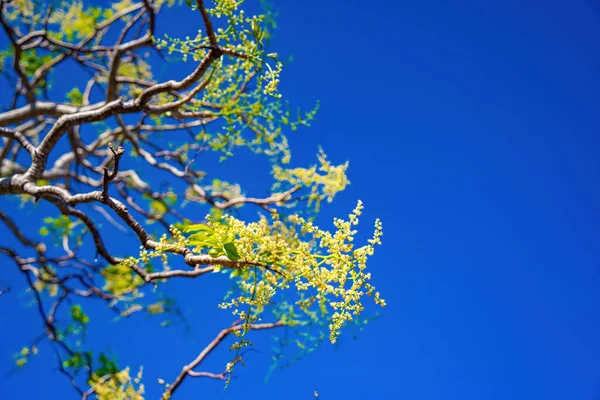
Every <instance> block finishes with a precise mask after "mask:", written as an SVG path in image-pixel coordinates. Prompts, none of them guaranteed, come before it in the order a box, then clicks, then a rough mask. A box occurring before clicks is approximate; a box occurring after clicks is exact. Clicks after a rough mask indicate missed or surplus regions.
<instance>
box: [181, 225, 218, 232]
mask: <svg viewBox="0 0 600 400" xmlns="http://www.w3.org/2000/svg"><path fill="white" fill-rule="evenodd" d="M183 231H184V232H212V228H211V227H210V226H208V225H206V224H192V225H187V226H186V227H185V228H183Z"/></svg>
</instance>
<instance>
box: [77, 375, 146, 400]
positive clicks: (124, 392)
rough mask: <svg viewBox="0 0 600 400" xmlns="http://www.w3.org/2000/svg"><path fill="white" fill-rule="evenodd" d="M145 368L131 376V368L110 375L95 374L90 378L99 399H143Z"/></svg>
mask: <svg viewBox="0 0 600 400" xmlns="http://www.w3.org/2000/svg"><path fill="white" fill-rule="evenodd" d="M142 373H143V369H142V368H140V371H139V372H138V374H137V376H136V377H135V378H133V379H132V378H131V376H129V368H125V369H124V370H122V371H120V372H117V373H116V374H114V375H111V376H109V377H99V376H94V377H92V379H91V380H90V382H89V383H90V385H91V386H92V387H93V389H94V392H95V393H96V398H97V399H98V400H143V399H144V397H143V394H144V385H143V384H141V383H140V382H141V380H142Z"/></svg>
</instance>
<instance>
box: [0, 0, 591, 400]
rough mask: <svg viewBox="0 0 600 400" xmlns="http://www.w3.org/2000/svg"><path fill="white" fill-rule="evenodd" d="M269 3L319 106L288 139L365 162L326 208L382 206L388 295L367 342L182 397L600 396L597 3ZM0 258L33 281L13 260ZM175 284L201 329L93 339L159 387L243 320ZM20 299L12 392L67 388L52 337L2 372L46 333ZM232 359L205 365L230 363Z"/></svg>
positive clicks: (242, 373)
mask: <svg viewBox="0 0 600 400" xmlns="http://www.w3.org/2000/svg"><path fill="white" fill-rule="evenodd" d="M275 5H276V7H277V8H278V9H279V11H280V17H279V29H278V30H277V31H276V34H275V38H274V41H273V50H275V51H278V52H279V53H280V54H282V55H289V54H293V55H294V62H293V63H292V64H291V65H289V66H287V67H286V68H285V70H284V72H283V74H282V86H281V90H282V92H283V94H284V95H285V96H286V97H287V98H288V99H289V100H290V101H292V103H294V104H299V105H305V106H310V105H312V104H314V100H317V99H318V100H320V101H321V111H320V113H319V114H318V117H317V119H316V121H315V123H314V126H313V127H312V128H310V129H305V130H302V131H299V132H296V133H292V134H291V136H290V141H291V145H292V146H293V147H294V150H295V153H294V160H295V162H297V163H298V164H302V163H307V162H311V161H312V160H313V159H314V154H315V153H316V149H317V146H318V145H321V146H322V147H323V148H324V149H325V151H326V152H327V153H328V154H329V155H330V157H331V159H332V160H333V161H335V162H343V161H345V160H350V169H349V176H350V180H351V181H352V185H351V186H350V188H349V190H347V191H346V192H344V193H343V194H341V195H340V196H339V198H338V199H337V201H336V203H335V204H334V205H329V206H327V207H325V209H324V210H323V214H322V221H328V220H329V219H330V218H332V217H333V216H335V215H345V214H346V213H347V212H348V211H349V210H350V209H351V208H352V207H353V206H354V205H355V202H356V200H357V199H359V198H360V199H362V200H363V201H364V203H365V206H366V210H365V214H364V220H365V222H366V223H365V225H366V226H367V227H368V226H370V225H371V223H372V221H373V220H374V219H375V217H380V218H381V219H382V220H383V223H384V232H385V235H384V237H383V239H384V245H383V247H381V248H380V249H379V251H378V253H377V254H376V256H375V257H374V258H373V261H372V263H371V264H370V268H371V272H372V274H373V281H374V283H375V284H376V285H377V286H378V287H379V289H380V290H381V292H382V293H383V295H384V297H385V298H386V300H387V302H388V307H387V308H386V309H384V310H383V312H382V314H381V316H380V318H379V319H377V320H376V321H374V322H373V323H372V324H371V325H369V326H368V327H367V328H366V329H365V330H364V331H363V332H361V333H360V334H359V335H358V340H356V341H354V340H352V339H350V338H349V337H346V338H345V339H342V340H341V345H340V346H339V348H337V349H335V348H333V347H332V346H330V345H328V344H325V345H323V346H322V348H320V349H319V350H318V351H317V352H316V353H314V354H312V355H310V356H308V357H307V358H305V359H304V360H303V361H302V362H301V363H299V364H297V365H295V366H293V367H292V368H289V369H287V370H283V371H277V372H275V373H274V375H273V376H272V379H271V381H270V382H269V383H267V384H265V383H264V379H263V378H264V376H265V374H266V371H267V367H268V365H269V361H268V360H267V359H266V357H264V356H263V355H261V354H252V355H250V357H249V359H248V362H249V365H248V366H247V367H245V368H240V369H238V372H239V375H238V378H237V379H236V380H235V381H234V383H233V385H232V386H231V387H230V389H229V390H228V391H227V392H226V393H225V394H223V393H222V384H221V383H220V382H217V381H210V380H201V379H196V380H195V381H194V380H190V381H189V382H186V383H185V384H184V385H183V386H182V387H181V388H180V391H179V392H178V393H177V394H178V396H177V398H182V399H200V398H204V399H220V398H227V399H240V398H250V399H254V398H257V399H258V398H260V399H282V398H285V399H311V398H312V392H313V390H315V389H317V390H318V391H319V393H320V396H321V397H320V398H321V399H325V400H328V399H371V398H372V399H407V400H408V399H410V400H421V399H422V400H430V399H431V400H437V399H449V400H454V399H456V400H467V399H473V400H480V399H513V400H516V399H527V400H530V399H588V400H597V399H600V340H599V338H600V316H599V315H598V305H600V291H599V290H598V288H599V287H600V245H599V243H598V240H599V239H600V188H599V182H600V166H599V161H600V137H599V135H598V130H599V128H600V113H599V111H598V110H599V106H600V100H599V99H600V96H599V93H600V74H599V71H600V44H599V41H598V38H600V6H598V5H597V4H596V3H595V2H593V1H591V0H587V1H583V0H572V1H545V2H542V1H520V2H517V1H496V2H491V1H428V0H422V1H376V0H375V1H369V2H367V1H306V0H304V1H300V0H286V1H281V0H276V1H275ZM182 11H183V9H182V10H180V11H177V12H175V13H173V14H172V17H171V18H170V19H169V20H167V21H165V20H162V21H160V25H159V29H161V30H163V31H164V30H169V31H171V32H173V33H174V34H175V33H177V32H178V30H181V31H182V32H183V31H185V29H186V28H189V27H190V26H191V27H195V29H198V28H197V27H196V26H198V25H199V18H198V16H197V15H195V14H194V13H189V12H188V13H184V12H182ZM1 84H5V83H4V81H2V83H1ZM59 84H60V82H59ZM65 87H66V86H65ZM0 96H3V95H2V94H1V93H0ZM241 160H242V161H241V162H245V161H244V158H243V157H242V158H241ZM236 162H238V163H239V162H240V161H239V160H238V161H235V160H232V161H231V163H225V164H224V165H226V166H227V167H223V168H224V170H225V171H224V174H226V175H228V177H231V178H233V177H235V176H238V177H239V179H238V180H239V181H241V182H242V183H248V184H249V183H251V182H252V180H253V179H254V175H250V173H249V172H248V171H254V170H253V169H251V168H250V169H243V170H241V171H240V170H236V168H235V167H234V166H235V165H236V164H235V163H236ZM263 167H264V168H263ZM261 168H263V170H264V171H266V165H265V166H261V164H260V163H259V165H258V166H257V167H256V169H257V171H260V170H261ZM264 171H263V172H264ZM240 173H241V175H240ZM0 206H2V207H5V206H6V207H7V208H10V207H13V204H12V203H10V204H9V203H8V202H7V201H6V200H0ZM29 221H30V222H29V223H31V224H35V222H34V221H35V220H34V219H29ZM324 223H325V222H324ZM32 229H35V225H33V226H32ZM109 244H111V245H113V246H118V243H117V242H116V241H112V243H109ZM2 265H3V267H2V268H3V271H5V272H3V273H2V279H4V280H8V281H10V282H13V281H14V282H15V284H14V285H15V287H17V285H18V280H19V279H20V278H21V276H20V275H18V274H16V273H15V272H14V271H12V270H13V269H14V266H13V264H10V263H7V262H4V261H2ZM167 292H169V293H171V294H175V293H176V294H177V296H178V298H179V299H180V301H181V304H182V305H183V307H184V312H185V313H186V315H187V317H188V318H189V320H190V322H191V324H192V332H191V333H190V334H189V335H186V334H185V333H184V332H183V329H181V328H180V327H173V328H171V329H167V330H164V329H159V328H156V327H155V326H156V323H155V322H156V321H153V320H150V319H147V318H145V317H140V318H134V319H131V320H128V321H124V322H120V323H117V324H110V325H107V326H108V327H107V328H104V329H102V330H97V331H92V332H90V334H89V336H90V341H92V343H97V346H99V347H102V346H104V343H110V342H112V341H115V340H116V341H118V342H120V346H119V347H116V348H115V350H116V352H117V353H118V355H119V359H120V360H121V361H122V363H123V364H130V365H132V366H134V367H135V366H138V365H140V364H143V365H144V367H145V376H146V378H147V382H146V383H147V385H146V388H147V392H148V393H149V398H155V397H157V396H158V390H159V386H158V384H157V383H156V378H157V377H159V376H160V377H162V378H164V379H166V380H167V381H170V380H172V379H173V378H174V376H175V375H176V374H177V373H178V371H179V370H180V368H181V366H183V365H184V364H185V363H187V362H189V361H190V360H191V359H192V358H193V357H195V355H196V354H197V352H198V351H199V350H200V349H201V348H202V347H203V345H204V343H206V342H207V341H208V340H210V339H211V338H212V337H213V336H214V335H215V334H216V332H217V331H218V330H219V329H221V327H222V326H224V325H225V324H226V323H227V322H228V319H227V317H226V316H225V315H223V313H222V312H219V311H218V310H216V309H215V308H214V304H215V302H216V301H217V299H218V297H219V293H218V291H217V290H216V289H215V288H214V287H213V286H212V284H211V282H210V281H208V280H205V281H198V280H196V281H185V282H178V283H176V284H175V285H173V286H172V287H171V288H170V289H168V290H167ZM22 302H23V296H20V295H19V294H18V293H15V292H13V293H11V294H10V295H5V296H2V297H1V298H0V309H1V310H2V312H1V313H0V332H2V334H1V335H2V340H1V341H0V342H1V343H0V354H1V357H2V358H1V359H0V397H3V398H7V399H13V398H14V399H16V398H20V399H30V398H31V399H33V398H40V397H44V398H68V396H70V395H72V394H73V393H72V392H71V389H70V387H69V383H68V382H67V381H66V380H65V379H64V378H63V377H62V376H60V375H59V374H58V373H57V372H54V371H53V368H54V364H53V361H52V355H51V353H50V349H48V348H42V350H43V351H42V353H41V354H40V355H39V356H38V358H37V359H35V360H34V361H32V363H31V365H28V366H27V368H25V369H24V370H23V371H22V372H19V373H16V374H14V375H12V376H11V377H10V378H7V377H6V373H5V372H6V371H7V370H8V369H9V368H10V366H11V364H12V357H11V354H12V353H13V352H14V351H16V350H18V349H19V348H20V347H21V346H22V345H23V344H26V343H25V342H26V341H27V340H29V339H31V338H32V337H33V336H34V334H35V333H37V332H38V330H39V328H40V324H39V321H38V320H36V318H37V315H36V314H35V313H34V311H33V310H32V309H30V308H24V307H22V306H20V305H19V304H21V303H22ZM372 310H374V308H371V311H372ZM105 316H106V315H105ZM93 318H94V321H98V323H100V321H101V320H102V318H101V315H100V313H99V312H97V313H96V314H93ZM94 321H93V322H94ZM256 338H257V339H258V337H256ZM257 342H258V343H257V346H258V347H257V348H261V349H263V350H265V351H268V349H269V342H266V341H261V340H260V339H258V340H257ZM260 346H262V347H260ZM220 355H221V356H220V357H219V356H216V357H211V358H210V359H209V360H208V363H207V369H208V370H215V371H218V370H220V368H221V367H222V365H223V360H224V359H225V358H226V357H228V355H227V353H226V352H224V353H220ZM49 393H52V394H49Z"/></svg>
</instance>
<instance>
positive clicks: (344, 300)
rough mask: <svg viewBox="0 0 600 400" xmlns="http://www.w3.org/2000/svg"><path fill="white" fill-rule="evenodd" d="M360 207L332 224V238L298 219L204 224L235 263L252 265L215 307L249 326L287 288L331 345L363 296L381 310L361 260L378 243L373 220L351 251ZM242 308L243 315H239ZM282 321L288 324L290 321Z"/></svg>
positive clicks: (358, 308) (377, 225)
mask: <svg viewBox="0 0 600 400" xmlns="http://www.w3.org/2000/svg"><path fill="white" fill-rule="evenodd" d="M362 208H363V207H362V203H360V202H359V203H358V205H357V207H356V208H355V209H354V211H353V212H352V213H351V214H350V216H349V219H348V221H345V220H342V219H336V220H335V221H334V225H335V227H336V229H337V230H336V231H335V232H333V233H331V232H328V231H325V230H321V229H319V228H318V227H317V226H315V225H313V223H312V222H310V221H307V220H305V219H303V218H301V217H299V216H292V217H290V218H289V221H288V223H284V222H283V221H281V220H279V219H277V218H275V220H274V221H273V222H269V220H267V219H266V218H262V219H261V220H259V221H257V222H252V223H248V224H246V223H244V222H243V221H240V220H238V219H236V218H234V217H232V216H228V217H225V221H224V222H212V221H210V222H209V226H210V227H211V229H212V230H213V232H214V235H215V236H216V237H218V238H220V239H219V240H220V241H230V240H233V243H235V247H236V249H237V252H238V253H239V255H240V257H241V260H243V261H245V262H248V263H251V264H253V265H257V266H252V267H247V268H246V269H245V270H244V271H243V273H240V274H238V276H237V278H238V280H237V291H236V292H235V293H232V294H231V296H230V297H229V298H227V299H226V300H225V301H224V302H223V303H222V304H221V305H220V307H221V308H226V309H231V310H232V313H233V314H234V315H237V316H239V317H241V318H245V319H247V320H250V321H255V320H257V319H259V315H260V314H261V313H262V312H263V311H265V310H266V309H269V307H270V305H271V304H273V299H274V297H275V296H276V295H277V294H283V293H285V292H286V291H287V290H288V289H291V288H292V287H293V288H295V289H296V290H295V291H294V292H295V294H292V297H294V296H296V297H299V300H298V301H297V302H296V303H295V304H296V306H298V307H299V308H300V310H302V311H303V313H305V314H307V315H310V314H311V313H314V312H315V311H317V312H320V313H321V314H322V315H323V316H325V317H326V318H328V319H329V320H330V324H329V332H330V340H331V342H332V343H335V341H336V339H337V337H338V336H339V334H340V332H341V328H342V326H343V325H344V324H345V322H346V321H352V320H353V316H358V315H360V314H361V312H362V311H363V310H364V306H363V302H362V297H363V296H364V295H365V294H366V295H368V296H374V299H375V302H376V303H378V304H379V305H381V306H384V305H385V302H384V301H383V299H381V297H380V295H379V293H378V292H375V288H374V286H373V285H372V284H370V283H368V281H369V280H370V278H371V275H370V274H369V273H367V272H365V270H366V267H367V265H366V263H367V259H368V258H369V257H370V256H372V255H373V254H374V250H375V245H377V244H380V243H381V239H380V238H381V235H382V230H381V223H380V222H379V221H376V223H375V232H374V234H373V238H372V239H370V240H369V241H368V244H367V245H365V246H362V247H359V248H355V246H354V243H353V242H354V235H355V234H356V233H357V231H356V230H353V229H352V227H353V226H355V225H357V224H358V217H359V215H360V214H361V212H362ZM261 266H262V267H261ZM236 293H237V294H236ZM244 305H246V306H247V307H248V310H249V311H245V310H242V308H244V307H243V306H244ZM315 308H316V309H315ZM292 313H293V312H292ZM292 313H290V314H292ZM280 317H282V318H283V317H284V315H280ZM286 318H287V321H288V323H290V324H292V323H293V320H294V317H290V315H287V316H286Z"/></svg>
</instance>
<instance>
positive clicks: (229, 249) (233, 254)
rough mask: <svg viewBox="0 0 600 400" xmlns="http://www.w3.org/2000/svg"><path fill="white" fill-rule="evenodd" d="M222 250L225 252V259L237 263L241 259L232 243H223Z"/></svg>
mask: <svg viewBox="0 0 600 400" xmlns="http://www.w3.org/2000/svg"><path fill="white" fill-rule="evenodd" d="M223 250H224V251H225V255H226V256H227V258H229V259H230V260H231V261H237V260H239V259H240V258H241V257H240V255H239V253H238V251H237V249H236V248H235V245H234V244H233V243H225V244H224V245H223Z"/></svg>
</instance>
